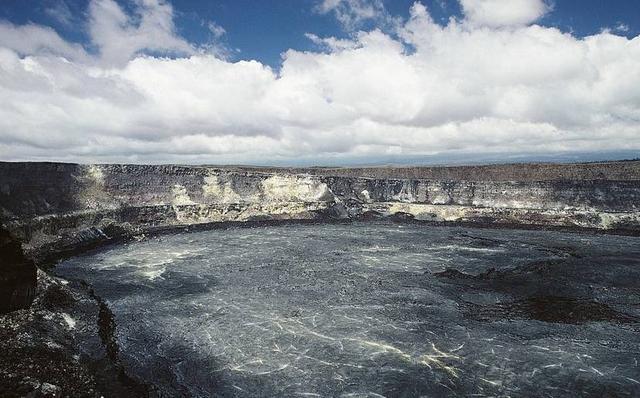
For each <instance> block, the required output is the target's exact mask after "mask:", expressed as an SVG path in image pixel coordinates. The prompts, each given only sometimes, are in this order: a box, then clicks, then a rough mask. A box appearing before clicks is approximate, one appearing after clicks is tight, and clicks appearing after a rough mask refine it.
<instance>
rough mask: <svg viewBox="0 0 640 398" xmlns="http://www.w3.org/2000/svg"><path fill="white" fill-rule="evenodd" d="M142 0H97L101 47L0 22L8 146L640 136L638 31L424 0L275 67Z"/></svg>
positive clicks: (301, 145)
mask: <svg viewBox="0 0 640 398" xmlns="http://www.w3.org/2000/svg"><path fill="white" fill-rule="evenodd" d="M137 4H138V5H139V8H138V9H137V10H136V11H135V14H134V15H128V14H126V13H124V12H123V11H122V9H121V8H120V7H118V6H117V4H116V3H114V2H113V1H110V0H109V1H107V0H93V2H92V5H91V7H90V18H89V21H88V23H89V26H90V31H91V32H92V37H94V38H95V39H94V43H96V44H99V49H100V51H99V53H98V54H97V55H91V54H87V52H86V51H85V50H84V49H82V47H80V46H78V45H75V44H72V43H68V42H65V41H64V40H63V39H61V38H60V37H59V36H58V35H57V34H56V33H55V31H53V30H51V29H49V28H45V27H42V26H37V25H23V26H16V25H12V24H9V23H2V24H0V158H1V159H4V160H17V159H32V160H36V159H48V160H68V161H129V162H131V161H133V162H186V163H201V162H205V163H229V162H232V163H273V162H275V161H283V162H295V161H300V160H301V159H304V160H306V161H308V162H312V163H325V162H326V160H327V159H332V161H334V162H336V161H340V159H342V160H344V159H350V158H366V159H370V160H371V161H375V159H378V158H380V157H383V156H388V155H393V156H399V157H403V156H407V157H411V156H418V155H427V154H448V153H449V154H454V153H455V154H460V153H473V154H483V153H504V154H505V156H508V155H511V154H514V153H523V152H526V153H539V154H549V153H554V152H558V151H603V150H634V149H635V150H637V149H638V148H640V36H639V37H635V38H632V39H628V38H626V37H622V36H617V35H615V34H612V33H610V32H602V33H600V34H597V35H593V36H589V37H585V38H578V37H575V36H573V35H571V34H568V33H564V32H562V31H560V30H558V29H556V28H549V27H544V26H538V25H527V24H521V25H509V28H508V29H505V28H504V26H503V25H500V26H496V27H490V26H485V25H483V26H477V25H473V24H470V23H469V21H468V20H467V19H465V20H455V19H452V20H450V21H449V22H448V23H447V25H445V26H442V25H440V24H437V23H435V22H434V21H433V19H432V18H431V16H430V14H429V12H428V10H427V8H426V7H424V6H423V5H421V4H420V3H416V4H415V5H414V6H413V7H412V8H411V15H410V18H409V19H408V20H406V21H404V22H403V23H402V24H401V25H400V26H399V27H398V30H397V31H396V32H395V34H393V35H391V34H389V33H385V32H384V31H381V30H378V29H373V30H370V31H362V32H358V33H355V34H353V35H352V37H351V39H349V40H345V39H338V38H331V37H325V38H322V37H319V36H317V35H314V34H308V37H309V38H310V40H312V41H314V42H316V44H318V45H321V46H323V51H321V52H313V51H306V52H302V51H296V50H294V49H291V50H288V51H287V52H286V53H285V54H284V56H283V62H282V65H281V68H280V69H279V70H273V69H271V68H270V67H269V66H266V65H264V64H262V63H260V62H257V61H238V62H230V61H227V60H225V59H222V58H220V57H218V56H216V55H215V54H212V53H207V52H202V51H199V50H198V49H196V48H195V47H194V46H193V45H192V44H190V43H187V42H186V41H184V39H182V38H181V37H179V36H178V35H177V34H176V33H175V28H174V26H173V23H172V17H173V14H172V12H173V11H172V9H171V8H170V7H169V6H168V4H167V3H162V2H157V1H154V2H152V1H145V2H142V1H139V2H138V3H137ZM97 16H100V18H99V19H101V20H100V21H98V20H97V19H98V18H97ZM145 21H146V22H145ZM127 33H129V36H131V37H132V38H130V40H131V41H130V42H129V41H127V40H129V39H126V38H124V39H123V36H126V35H127ZM107 37H111V38H113V39H114V40H116V41H121V40H124V41H123V42H116V43H108V42H107V40H106V38H107ZM20 38H22V39H20ZM150 38H157V39H158V40H156V41H154V42H153V43H151V42H149V40H151V39H150ZM117 49H120V50H121V52H118V51H116V50H117ZM148 50H153V52H148ZM155 51H161V52H163V53H164V52H166V51H179V52H183V53H184V54H182V56H180V57H165V56H161V55H159V54H155ZM123 54H125V55H126V57H125V56H124V55H123Z"/></svg>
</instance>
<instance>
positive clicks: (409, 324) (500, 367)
mask: <svg viewBox="0 0 640 398" xmlns="http://www.w3.org/2000/svg"><path fill="white" fill-rule="evenodd" d="M56 273H57V274H58V275H60V276H62V277H64V278H67V279H70V280H72V281H79V280H86V281H87V282H88V283H90V284H91V285H92V286H93V287H94V289H95V292H96V294H97V295H99V296H101V297H102V298H103V300H104V301H105V302H106V303H107V304H108V306H109V307H110V309H111V310H112V312H113V313H114V315H115V323H116V330H117V332H116V340H117V344H118V346H119V350H120V358H121V360H122V361H123V363H124V366H125V368H126V371H127V373H129V374H130V375H132V376H134V377H136V378H138V379H139V380H141V381H143V382H145V383H148V384H149V385H150V386H151V391H152V394H153V395H158V396H308V397H316V396H317V397H320V396H323V397H324V396H331V397H333V396H347V397H356V396H362V397H365V396H369V397H380V396H386V397H398V396H406V397H413V396H421V395H422V396H547V397H562V396H566V397H569V396H577V395H579V396H592V397H601V396H623V397H624V396H629V397H631V396H639V395H640V366H639V364H638V360H640V324H639V321H640V307H639V304H640V239H639V238H634V237H619V236H604V235H584V234H569V233H560V232H550V231H517V230H490V229H471V228H461V227H434V226H425V225H418V224H400V223H393V222H371V223H350V224H326V225H286V226H277V227H274V226H270V227H260V228H230V229H225V230H212V231H204V232H193V233H182V234H175V235H167V236H162V237H159V238H153V239H148V240H145V241H141V242H135V243H130V244H127V245H123V246H119V247H113V248H110V249H108V250H104V251H100V252H96V253H92V254H90V255H85V256H81V257H77V258H74V259H71V260H68V261H66V262H64V263H62V264H61V265H59V266H58V267H57V268H56ZM74 283H77V282H74Z"/></svg>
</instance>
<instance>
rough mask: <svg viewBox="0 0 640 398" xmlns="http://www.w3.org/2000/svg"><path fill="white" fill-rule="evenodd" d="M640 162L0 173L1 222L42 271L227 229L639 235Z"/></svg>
mask: <svg viewBox="0 0 640 398" xmlns="http://www.w3.org/2000/svg"><path fill="white" fill-rule="evenodd" d="M639 206H640V161H628V162H608V163H587V164H568V165H557V164H555V165H554V164H532V165H496V166H466V167H423V168H419V167H412V168H385V167H381V168H360V169H350V168H345V169H341V168H333V169H332V168H310V169H291V168H256V167H253V168H242V167H206V166H176V165H162V166H146V165H77V164H61V163H0V212H1V215H2V221H3V224H4V226H5V228H6V229H7V230H9V231H10V232H11V233H12V234H14V235H15V236H16V237H18V238H20V239H22V240H23V241H24V242H25V250H26V251H27V253H28V254H29V255H30V256H32V257H34V258H35V259H37V260H43V259H46V258H55V257H56V256H58V255H62V254H63V253H67V252H70V251H73V250H75V249H78V248H82V247H85V246H90V245H93V244H97V243H100V242H104V241H108V240H110V239H118V238H122V237H129V236H133V235H137V234H143V233H146V232H149V231H156V230H162V229H167V228H174V227H180V226H193V225H203V224H212V223H225V222H260V221H267V220H271V221H274V220H275V221H279V220H311V221H313V220H327V219H354V218H362V217H370V216H375V217H384V216H393V215H396V216H400V217H402V218H412V219H417V220H421V221H431V222H466V223H471V224H477V225H487V224H488V225H497V226H504V225H516V226H542V227H549V226H551V227H571V228H590V229H599V230H608V231H618V232H627V233H629V232H630V233H637V232H638V231H640V208H639Z"/></svg>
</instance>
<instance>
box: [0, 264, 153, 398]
mask: <svg viewBox="0 0 640 398" xmlns="http://www.w3.org/2000/svg"><path fill="white" fill-rule="evenodd" d="M114 333H115V324H114V322H113V320H112V315H111V313H110V311H109V309H108V308H107V307H106V305H105V304H104V303H103V302H102V301H100V300H96V298H95V296H94V295H93V294H92V292H91V291H90V289H88V288H87V287H86V286H83V285H82V284H79V283H75V284H74V283H69V282H67V281H64V280H61V279H59V278H55V277H52V276H49V275H48V274H46V273H44V272H42V271H39V272H38V288H37V291H36V294H35V300H34V302H33V305H32V306H31V307H30V308H28V309H20V310H17V311H13V312H11V313H10V314H6V315H3V316H1V317H0V353H1V355H0V397H63V396H69V397H101V396H111V397H116V396H118V397H140V396H145V395H147V389H146V387H145V386H144V385H142V384H140V383H138V382H136V381H135V380H133V379H131V378H130V377H128V376H127V375H126V374H125V373H124V371H123V369H122V367H121V365H120V364H119V361H118V348H117V344H116V343H115V339H114V337H113V336H114Z"/></svg>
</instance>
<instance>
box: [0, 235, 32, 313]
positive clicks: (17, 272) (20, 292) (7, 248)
mask: <svg viewBox="0 0 640 398" xmlns="http://www.w3.org/2000/svg"><path fill="white" fill-rule="evenodd" d="M35 290H36V266H35V264H34V263H33V261H32V260H31V259H28V258H26V257H25V256H24V253H23V252H22V246H21V242H20V241H18V240H17V239H15V238H14V237H13V236H12V235H11V234H10V233H9V231H7V230H6V229H3V228H0V314H4V313H7V312H10V311H14V310H17V309H20V308H27V307H29V305H31V302H32V301H33V298H34V296H35Z"/></svg>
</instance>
